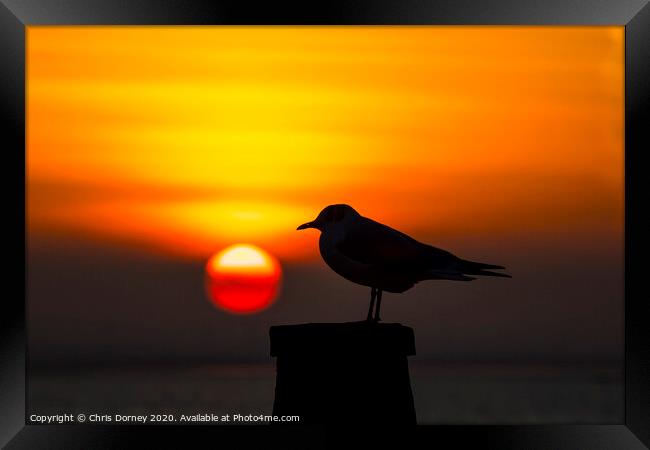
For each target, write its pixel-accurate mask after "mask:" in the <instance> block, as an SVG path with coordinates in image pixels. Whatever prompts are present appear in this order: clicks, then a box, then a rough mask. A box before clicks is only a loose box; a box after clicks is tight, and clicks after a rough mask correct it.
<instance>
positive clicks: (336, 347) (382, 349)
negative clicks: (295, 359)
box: [269, 321, 415, 357]
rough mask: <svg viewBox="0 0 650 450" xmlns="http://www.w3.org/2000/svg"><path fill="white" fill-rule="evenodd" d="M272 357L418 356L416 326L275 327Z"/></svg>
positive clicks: (356, 324)
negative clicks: (329, 355) (334, 355)
mask: <svg viewBox="0 0 650 450" xmlns="http://www.w3.org/2000/svg"><path fill="white" fill-rule="evenodd" d="M269 334H270V337H271V356H303V357H307V356H309V355H314V356H316V355H318V356H322V355H324V354H336V355H339V356H345V355H349V356H363V355H366V356H367V355H372V354H381V355H385V356H409V355H415V335H414V333H413V329H412V328H409V327H405V326H403V325H401V324H398V323H371V322H367V321H361V322H345V323H306V324H299V325H279V326H273V327H271V328H270V330H269Z"/></svg>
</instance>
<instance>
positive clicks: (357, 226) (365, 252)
mask: <svg viewBox="0 0 650 450" xmlns="http://www.w3.org/2000/svg"><path fill="white" fill-rule="evenodd" d="M306 228H316V229H317V230H320V232H321V235H320V239H319V242H318V243H319V248H320V254H321V256H322V257H323V260H325V263H327V265H328V266H329V267H330V268H331V269H332V270H333V271H334V272H336V273H338V274H339V275H341V276H342V277H343V278H345V279H347V280H349V281H352V282H353V283H357V284H360V285H362V286H368V287H370V307H369V308H368V317H367V320H368V321H373V320H374V321H375V322H378V321H380V320H381V319H380V317H379V309H380V307H381V296H382V292H383V291H386V292H394V293H402V292H404V291H407V290H408V289H410V288H412V287H413V286H414V285H415V284H416V283H417V282H419V281H424V280H456V281H471V280H475V279H476V278H475V277H470V276H468V275H480V276H492V277H506V278H511V277H510V275H508V274H505V273H499V272H492V271H490V270H487V269H505V267H503V266H497V265H494V264H484V263H479V262H474V261H467V260H464V259H461V258H458V257H457V256H455V255H453V254H452V253H449V252H448V251H445V250H441V249H439V248H436V247H433V246H431V245H428V244H423V243H421V242H419V241H416V240H415V239H413V238H412V237H410V236H408V235H406V234H404V233H402V232H400V231H397V230H395V229H393V228H391V227H389V226H386V225H383V224H381V223H379V222H375V221H374V220H372V219H369V218H367V217H363V216H362V215H360V214H359V213H358V212H357V211H355V210H354V208H352V207H351V206H349V205H343V204H339V205H329V206H327V207H325V209H323V210H322V211H321V212H320V214H319V215H318V217H316V219H315V220H313V221H311V222H307V223H304V224H302V225H300V226H299V227H298V228H297V229H298V230H304V229H306ZM375 299H376V300H377V306H376V309H375V311H374V317H373V307H374V305H375Z"/></svg>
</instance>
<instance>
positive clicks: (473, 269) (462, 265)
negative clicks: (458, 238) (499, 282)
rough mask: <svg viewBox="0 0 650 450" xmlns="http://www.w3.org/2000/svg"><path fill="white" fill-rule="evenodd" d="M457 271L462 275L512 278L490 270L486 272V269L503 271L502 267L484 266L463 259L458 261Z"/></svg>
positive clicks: (483, 264)
mask: <svg viewBox="0 0 650 450" xmlns="http://www.w3.org/2000/svg"><path fill="white" fill-rule="evenodd" d="M457 269H458V271H460V272H462V273H466V274H468V275H482V276H488V277H504V278H512V276H510V275H508V274H507V273H500V272H492V270H486V269H496V270H502V269H505V267H503V266H497V265H494V264H485V263H480V262H475V261H467V260H465V259H459V260H458V264H457Z"/></svg>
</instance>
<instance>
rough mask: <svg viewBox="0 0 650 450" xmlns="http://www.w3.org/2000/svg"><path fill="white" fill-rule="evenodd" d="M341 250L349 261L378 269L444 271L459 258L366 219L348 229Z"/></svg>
mask: <svg viewBox="0 0 650 450" xmlns="http://www.w3.org/2000/svg"><path fill="white" fill-rule="evenodd" d="M337 249H338V251H339V252H341V254H343V255H344V256H346V257H347V258H349V259H352V260H354V261H358V262H361V263H364V264H370V265H378V266H399V267H402V268H423V269H424V268H440V269H444V268H446V267H448V266H449V265H450V264H451V263H452V261H453V260H455V259H456V257H455V256H454V255H452V254H451V253H449V252H446V251H444V250H440V249H437V248H435V247H432V246H430V245H426V244H423V243H421V242H418V241H416V240H415V239H413V238H412V237H410V236H408V235H406V234H404V233H402V232H400V231H397V230H395V229H393V228H390V227H388V226H386V225H383V224H381V223H379V222H375V221H374V220H371V219H368V218H365V217H362V218H361V220H359V221H357V222H356V223H354V224H352V225H351V226H350V227H349V228H348V230H347V233H346V236H345V239H344V240H343V241H342V242H341V243H340V244H339V245H338V246H337Z"/></svg>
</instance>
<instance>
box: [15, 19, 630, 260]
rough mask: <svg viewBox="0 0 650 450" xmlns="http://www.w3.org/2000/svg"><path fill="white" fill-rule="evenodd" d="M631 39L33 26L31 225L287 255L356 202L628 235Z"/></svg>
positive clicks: (457, 223) (447, 225) (477, 223)
mask: <svg viewBox="0 0 650 450" xmlns="http://www.w3.org/2000/svg"><path fill="white" fill-rule="evenodd" d="M623 37H624V34H623V28H622V27H28V31H27V58H28V59H27V61H28V63H27V86H28V92H27V102H28V105H27V107H28V132H27V173H28V186H27V189H28V191H27V192H28V220H29V232H30V236H37V237H41V238H45V239H58V238H59V237H60V236H67V237H71V238H74V237H75V236H81V235H83V236H86V237H87V238H90V239H93V240H96V241H103V242H113V241H115V242H121V244H120V245H125V243H127V244H130V245H133V246H139V247H143V248H151V249H156V250H158V251H163V252H168V253H170V254H174V255H185V256H190V257H205V256H207V255H210V254H211V253H214V252H215V251H217V250H219V249H221V248H222V247H224V246H226V245H230V244H233V243H236V242H250V243H253V244H256V245H259V246H260V247H263V248H265V249H267V250H269V251H271V253H273V254H275V255H277V256H278V257H279V258H280V259H283V260H292V259H293V260H295V259H303V258H305V257H309V258H311V257H314V256H315V255H316V252H317V246H316V245H315V244H314V235H312V234H310V233H308V232H303V233H297V232H296V231H295V227H296V226H297V225H299V224H301V223H303V222H305V221H307V220H311V219H313V218H314V217H315V216H316V215H317V213H318V212H319V211H320V209H321V208H322V207H323V206H325V205H327V204H329V203H341V202H345V203H349V204H351V205H353V206H354V207H355V208H357V209H358V210H359V212H361V213H362V214H364V215H367V216H370V217H374V218H377V219H379V220H381V221H384V222H386V223H388V224H390V225H393V226H395V227H398V228H401V229H403V230H404V231H406V232H409V233H413V234H414V235H415V236H416V237H418V238H422V239H423V240H426V239H429V241H430V242H432V243H434V244H435V243H436V242H439V241H441V240H442V241H444V239H445V238H446V237H449V236H454V235H459V234H460V235H462V234H463V233H469V232H471V233H473V234H474V235H478V236H480V235H483V234H484V235H491V236H500V237H502V238H503V239H507V237H508V236H511V235H512V234H513V233H516V234H517V235H518V236H524V237H526V236H527V237H529V238H530V239H540V236H542V237H543V236H546V235H549V234H553V233H555V234H558V233H560V234H562V235H563V236H564V238H565V239H566V240H567V241H571V239H572V238H574V237H575V238H578V237H579V236H584V235H585V233H587V234H589V233H591V234H590V237H591V238H598V239H603V240H607V239H610V238H612V239H613V238H614V237H616V238H617V239H618V237H619V236H621V234H622V230H623ZM522 230H524V231H522ZM522 233H523V235H522ZM436 238H437V240H436ZM432 240H433V241H432Z"/></svg>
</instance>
